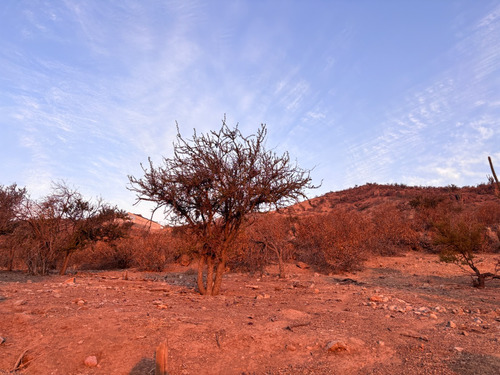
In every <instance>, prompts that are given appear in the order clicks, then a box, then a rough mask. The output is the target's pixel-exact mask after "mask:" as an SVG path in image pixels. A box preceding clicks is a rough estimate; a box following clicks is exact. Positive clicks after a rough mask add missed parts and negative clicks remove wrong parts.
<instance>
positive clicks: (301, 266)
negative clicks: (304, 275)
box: [295, 262, 309, 270]
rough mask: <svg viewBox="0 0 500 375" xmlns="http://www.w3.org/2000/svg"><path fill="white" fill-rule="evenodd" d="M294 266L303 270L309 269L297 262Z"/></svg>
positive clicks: (302, 263) (304, 264) (305, 264)
mask: <svg viewBox="0 0 500 375" xmlns="http://www.w3.org/2000/svg"><path fill="white" fill-rule="evenodd" d="M295 265H296V266H297V267H299V268H300V269H303V270H306V269H309V265H308V264H307V263H304V262H297V263H296V264H295Z"/></svg>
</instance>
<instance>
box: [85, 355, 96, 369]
mask: <svg viewBox="0 0 500 375" xmlns="http://www.w3.org/2000/svg"><path fill="white" fill-rule="evenodd" d="M84 363H85V366H87V367H96V366H97V357H96V356H95V355H91V356H88V357H87V358H85V362H84Z"/></svg>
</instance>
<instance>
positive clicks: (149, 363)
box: [129, 358, 156, 375]
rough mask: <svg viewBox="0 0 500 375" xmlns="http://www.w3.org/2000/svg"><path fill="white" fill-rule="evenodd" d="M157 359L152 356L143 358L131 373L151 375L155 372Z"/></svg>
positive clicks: (132, 374)
mask: <svg viewBox="0 0 500 375" xmlns="http://www.w3.org/2000/svg"><path fill="white" fill-rule="evenodd" d="M155 366H156V364H155V361H154V360H152V359H151V358H141V360H140V361H139V362H137V363H136V365H135V366H134V368H133V369H132V370H130V372H129V375H149V374H154V372H155Z"/></svg>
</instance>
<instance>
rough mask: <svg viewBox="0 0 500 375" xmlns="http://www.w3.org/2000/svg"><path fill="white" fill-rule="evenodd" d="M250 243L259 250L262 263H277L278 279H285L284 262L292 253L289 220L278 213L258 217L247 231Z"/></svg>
mask: <svg viewBox="0 0 500 375" xmlns="http://www.w3.org/2000/svg"><path fill="white" fill-rule="evenodd" d="M249 237H250V243H251V244H252V245H253V246H255V247H257V248H259V250H260V251H261V252H262V257H263V258H264V261H266V262H268V261H269V258H274V259H276V260H277V261H278V269H279V277H280V278H285V277H286V269H285V262H286V261H287V260H288V259H289V258H290V256H291V254H292V251H293V244H292V240H293V237H294V235H293V232H292V225H291V218H290V217H289V216H285V215H282V214H279V213H274V212H273V213H266V214H263V215H262V216H260V217H259V218H258V219H257V221H256V222H255V223H254V224H253V225H252V227H251V229H250V231H249Z"/></svg>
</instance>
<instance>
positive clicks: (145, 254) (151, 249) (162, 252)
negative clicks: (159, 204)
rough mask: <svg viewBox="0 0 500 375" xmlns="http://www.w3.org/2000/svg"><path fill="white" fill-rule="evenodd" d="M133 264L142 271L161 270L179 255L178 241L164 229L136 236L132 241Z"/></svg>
mask: <svg viewBox="0 0 500 375" xmlns="http://www.w3.org/2000/svg"><path fill="white" fill-rule="evenodd" d="M132 245H133V247H134V264H135V266H136V267H137V268H139V269H140V270H143V271H162V270H163V269H164V268H165V266H166V265H167V264H169V263H173V262H174V260H175V259H176V257H177V256H178V255H179V253H180V250H179V241H178V239H177V238H176V237H175V236H173V235H172V234H171V233H168V232H166V231H161V232H151V233H147V234H146V235H143V236H138V237H136V238H135V241H134V242H133V244H132Z"/></svg>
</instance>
